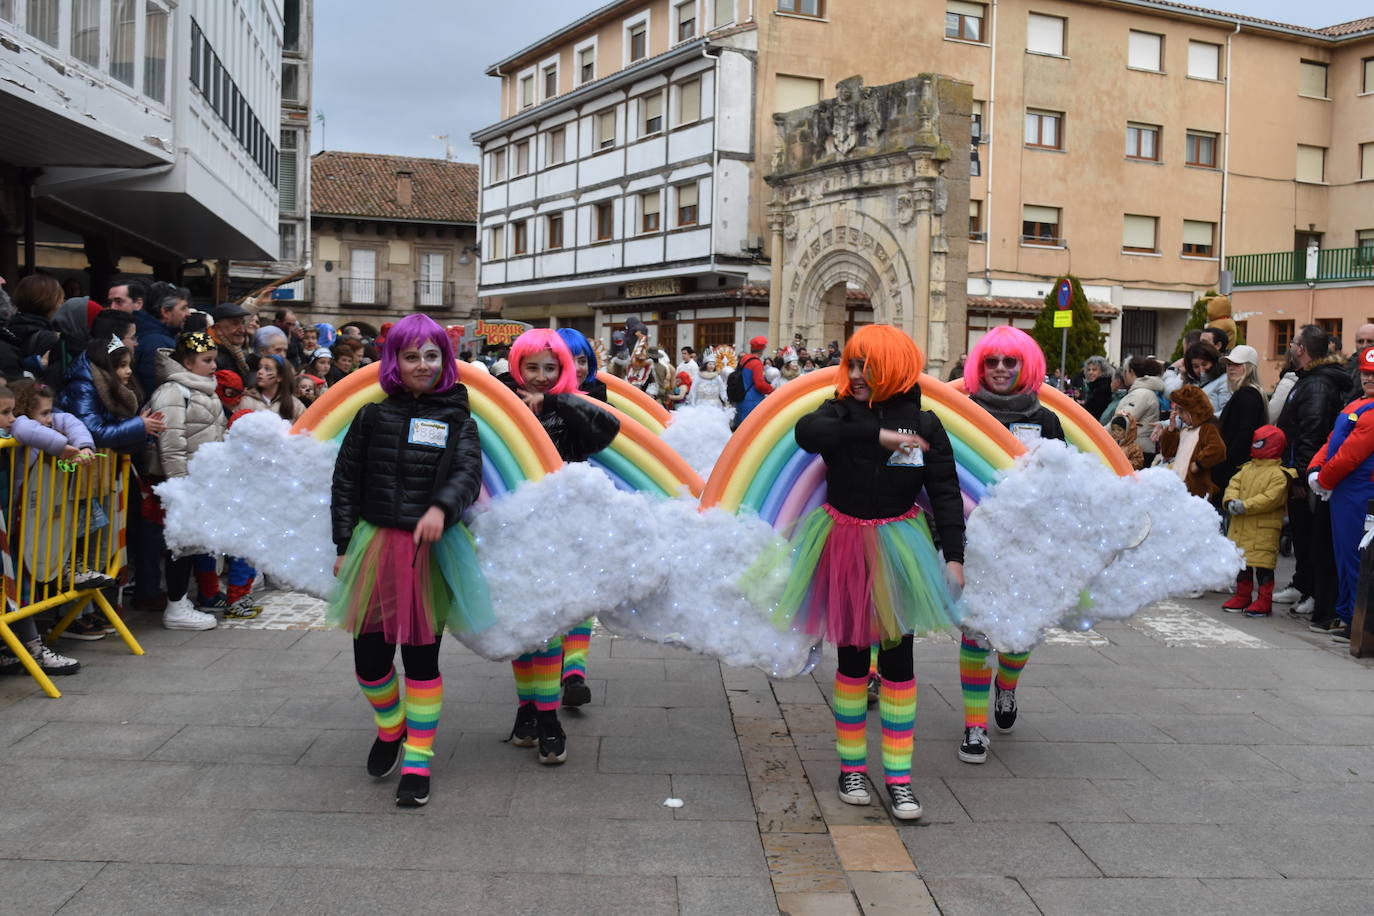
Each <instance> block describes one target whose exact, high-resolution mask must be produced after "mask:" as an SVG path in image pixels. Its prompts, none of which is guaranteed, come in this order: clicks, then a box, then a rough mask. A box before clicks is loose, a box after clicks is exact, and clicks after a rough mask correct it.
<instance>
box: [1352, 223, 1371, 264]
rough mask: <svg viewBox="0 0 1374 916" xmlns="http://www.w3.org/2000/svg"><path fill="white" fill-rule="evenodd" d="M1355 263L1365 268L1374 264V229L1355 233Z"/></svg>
mask: <svg viewBox="0 0 1374 916" xmlns="http://www.w3.org/2000/svg"><path fill="white" fill-rule="evenodd" d="M1355 247H1356V248H1357V249H1358V250H1357V251H1356V252H1355V263H1356V264H1360V265H1363V266H1365V267H1368V266H1370V265H1371V264H1374V229H1359V230H1356V232H1355Z"/></svg>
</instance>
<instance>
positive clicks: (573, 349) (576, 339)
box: [558, 328, 598, 381]
mask: <svg viewBox="0 0 1374 916" xmlns="http://www.w3.org/2000/svg"><path fill="white" fill-rule="evenodd" d="M558 336H559V337H561V338H563V342H564V343H565V344H567V345H568V351H569V352H570V353H572V355H573V359H577V357H579V356H583V357H586V359H587V379H588V380H589V381H590V380H591V379H594V378H596V373H597V370H598V367H597V365H596V351H595V350H593V349H592V344H591V341H589V340H588V339H587V336H586V335H585V334H583V333H582V332H581V331H579V330H577V329H576V328H559V329H558Z"/></svg>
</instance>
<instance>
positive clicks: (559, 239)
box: [545, 213, 563, 251]
mask: <svg viewBox="0 0 1374 916" xmlns="http://www.w3.org/2000/svg"><path fill="white" fill-rule="evenodd" d="M547 222H548V229H549V242H548V245H546V246H545V247H547V248H548V249H549V250H550V251H555V250H557V249H559V248H562V247H563V214H562V213H554V214H551V215H550V216H549V218H548V220H547Z"/></svg>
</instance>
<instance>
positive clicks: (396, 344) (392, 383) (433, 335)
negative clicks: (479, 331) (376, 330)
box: [378, 315, 458, 394]
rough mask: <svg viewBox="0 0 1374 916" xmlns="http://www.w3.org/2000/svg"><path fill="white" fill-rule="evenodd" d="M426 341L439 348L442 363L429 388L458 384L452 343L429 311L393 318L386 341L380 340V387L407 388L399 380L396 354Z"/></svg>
mask: <svg viewBox="0 0 1374 916" xmlns="http://www.w3.org/2000/svg"><path fill="white" fill-rule="evenodd" d="M427 343H432V344H434V345H435V346H436V347H438V348H439V358H440V360H441V361H442V364H443V367H444V369H443V372H441V373H440V374H439V380H438V381H437V382H436V383H435V384H434V388H433V389H431V390H433V391H436V392H439V391H448V390H449V389H450V388H452V387H453V386H454V385H456V384H458V364H457V363H456V362H454V359H453V345H452V344H451V343H449V339H448V332H447V331H445V330H444V329H443V328H442V327H440V326H439V325H438V324H436V323H435V321H434V319H433V318H430V317H429V316H428V315H407V316H406V317H404V318H402V319H401V320H400V321H398V322H396V326H395V327H393V328H392V329H391V333H389V334H387V335H386V342H385V343H383V344H382V369H381V372H380V373H379V374H378V379H379V381H381V383H382V390H383V391H385V392H386V393H387V394H404V393H405V392H406V384H405V382H403V381H401V367H400V364H399V362H398V361H397V357H398V356H400V355H401V352H402V351H404V350H410V349H415V350H418V349H420V348H422V347H424V345H425V344H427Z"/></svg>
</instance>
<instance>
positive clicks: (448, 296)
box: [415, 280, 458, 309]
mask: <svg viewBox="0 0 1374 916" xmlns="http://www.w3.org/2000/svg"><path fill="white" fill-rule="evenodd" d="M457 292H458V291H457V284H455V283H454V282H453V281H452V280H416V281H415V306H416V308H422V309H451V308H453V306H454V303H455V302H456V300H457Z"/></svg>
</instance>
